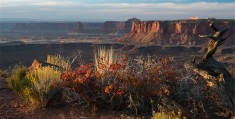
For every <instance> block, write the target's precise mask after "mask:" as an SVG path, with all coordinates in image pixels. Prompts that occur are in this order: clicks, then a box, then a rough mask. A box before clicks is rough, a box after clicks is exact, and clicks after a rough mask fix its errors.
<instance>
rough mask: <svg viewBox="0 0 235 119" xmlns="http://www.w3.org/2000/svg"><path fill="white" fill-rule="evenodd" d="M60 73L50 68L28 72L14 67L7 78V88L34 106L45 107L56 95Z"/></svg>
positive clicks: (24, 68)
mask: <svg viewBox="0 0 235 119" xmlns="http://www.w3.org/2000/svg"><path fill="white" fill-rule="evenodd" d="M59 82H60V72H59V71H56V70H54V69H52V68H50V67H37V68H36V69H34V70H32V71H28V70H27V68H26V67H22V66H16V67H15V68H14V69H13V71H12V75H11V76H10V78H9V82H8V83H9V87H10V88H12V89H13V90H15V91H16V92H18V93H19V94H20V95H22V96H23V97H24V98H25V99H26V100H27V101H29V102H30V103H32V104H33V105H34V106H46V105H47V104H48V102H49V101H50V100H51V99H52V98H53V96H54V95H55V94H56V93H57V91H58V88H56V85H57V83H59Z"/></svg>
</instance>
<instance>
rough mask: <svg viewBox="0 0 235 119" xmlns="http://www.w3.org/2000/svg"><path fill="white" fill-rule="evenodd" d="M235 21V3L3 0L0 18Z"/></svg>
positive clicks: (211, 0)
mask: <svg viewBox="0 0 235 119" xmlns="http://www.w3.org/2000/svg"><path fill="white" fill-rule="evenodd" d="M191 16H198V17H199V18H209V17H214V18H217V19H235V0H204V1H203V0H0V19H4V18H7V19H28V20H44V21H126V20H127V19H130V18H133V17H135V18H139V19H141V20H177V19H188V18H189V17H191Z"/></svg>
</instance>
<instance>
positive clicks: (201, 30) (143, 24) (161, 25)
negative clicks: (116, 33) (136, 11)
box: [120, 20, 235, 45]
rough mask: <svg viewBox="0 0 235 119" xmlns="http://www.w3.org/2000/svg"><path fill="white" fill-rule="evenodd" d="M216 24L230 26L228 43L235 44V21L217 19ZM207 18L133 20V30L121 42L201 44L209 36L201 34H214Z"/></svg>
mask: <svg viewBox="0 0 235 119" xmlns="http://www.w3.org/2000/svg"><path fill="white" fill-rule="evenodd" d="M214 22H215V25H216V26H217V27H218V28H220V29H224V28H226V27H228V28H229V33H228V34H231V36H230V38H229V39H228V40H227V42H226V45H234V43H235V42H234V40H233V39H234V36H235V34H234V31H235V22H234V21H232V20H215V21H214ZM208 25H209V23H208V22H207V21H206V20H201V21H200V20H184V21H183V20H181V21H133V22H132V26H131V31H130V32H129V33H128V34H127V35H125V36H124V37H123V38H121V39H120V41H121V42H128V43H130V42H131V43H137V44H143V43H144V44H157V45H166V44H167V45H201V44H205V43H207V40H208V38H200V37H199V34H201V35H203V34H213V33H214V31H213V30H212V29H211V28H210V27H208Z"/></svg>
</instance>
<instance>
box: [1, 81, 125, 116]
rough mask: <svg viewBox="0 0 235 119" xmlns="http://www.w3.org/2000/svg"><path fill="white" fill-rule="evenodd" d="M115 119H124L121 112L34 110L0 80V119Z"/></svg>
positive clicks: (66, 109)
mask: <svg viewBox="0 0 235 119" xmlns="http://www.w3.org/2000/svg"><path fill="white" fill-rule="evenodd" d="M89 118H99V119H113V118H123V116H122V114H121V113H120V112H115V111H110V110H102V111H99V110H98V112H96V113H95V114H92V113H91V112H90V111H87V112H85V111H81V110H79V109H77V108H74V107H71V106H69V105H65V106H61V107H57V108H55V107H48V108H40V109H39V108H37V109H33V107H32V105H29V104H28V103H27V102H26V101H25V100H24V99H23V98H22V97H21V96H19V95H18V94H17V93H16V92H14V91H12V90H11V89H9V88H8V84H7V80H6V79H4V78H0V119H89Z"/></svg>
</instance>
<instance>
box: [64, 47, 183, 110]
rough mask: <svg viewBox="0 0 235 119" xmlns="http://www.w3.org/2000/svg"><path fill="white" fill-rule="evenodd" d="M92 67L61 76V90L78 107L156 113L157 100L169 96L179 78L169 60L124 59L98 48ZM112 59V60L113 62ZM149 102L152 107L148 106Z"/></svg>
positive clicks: (151, 58) (110, 51)
mask: <svg viewBox="0 0 235 119" xmlns="http://www.w3.org/2000/svg"><path fill="white" fill-rule="evenodd" d="M95 57H96V58H95V63H94V65H81V66H80V67H78V68H77V69H75V70H67V71H65V72H63V73H62V75H61V79H62V80H63V82H62V87H69V88H70V89H71V90H73V93H74V92H75V93H76V94H77V97H78V98H77V100H76V99H75V100H76V101H77V102H79V101H80V102H84V103H79V104H86V105H87V104H88V105H90V106H93V105H96V106H97V107H99V105H101V104H105V105H106V107H111V108H113V109H119V110H123V109H124V110H126V109H127V110H129V111H130V112H133V113H135V114H138V113H150V112H151V110H152V108H154V109H155V110H157V105H158V102H159V98H160V97H162V96H170V95H171V94H172V92H173V90H174V85H175V83H176V81H177V80H178V79H179V75H178V73H177V72H176V71H174V68H173V65H174V64H173V63H174V62H173V60H172V58H157V57H150V56H149V57H147V58H146V57H142V56H140V57H137V58H134V59H127V58H126V57H125V55H120V54H114V52H113V51H112V49H110V50H107V49H104V48H101V49H100V50H99V51H98V54H96V56H95ZM113 57H115V58H113ZM150 99H153V100H155V102H156V104H154V105H151V103H150Z"/></svg>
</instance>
